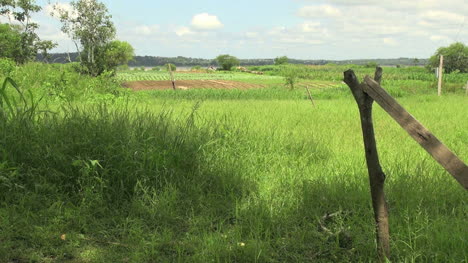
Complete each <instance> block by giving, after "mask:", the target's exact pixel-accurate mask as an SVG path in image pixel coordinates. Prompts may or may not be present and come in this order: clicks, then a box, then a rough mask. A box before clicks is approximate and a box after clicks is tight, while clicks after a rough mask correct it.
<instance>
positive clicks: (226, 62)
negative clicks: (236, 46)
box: [216, 54, 239, 70]
mask: <svg viewBox="0 0 468 263" xmlns="http://www.w3.org/2000/svg"><path fill="white" fill-rule="evenodd" d="M216 61H217V62H218V65H219V66H220V67H221V68H222V69H223V70H231V68H232V67H234V66H239V60H238V59H237V58H236V57H234V56H230V55H227V54H226V55H219V56H217V57H216Z"/></svg>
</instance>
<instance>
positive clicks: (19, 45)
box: [0, 0, 56, 64]
mask: <svg viewBox="0 0 468 263" xmlns="http://www.w3.org/2000/svg"><path fill="white" fill-rule="evenodd" d="M40 10H41V7H40V6H38V5H36V1H35V0H0V15H2V16H7V17H8V19H9V20H10V21H11V22H16V23H19V25H15V24H12V23H10V24H9V25H6V26H5V25H2V26H1V29H0V41H1V42H2V44H5V45H2V46H1V47H2V50H3V47H6V48H5V49H6V50H3V51H0V53H1V56H2V57H8V58H11V59H13V60H15V61H16V63H20V64H22V63H25V62H28V61H30V60H33V59H34V58H35V57H36V54H37V52H38V50H39V49H41V50H42V52H45V53H47V50H49V49H52V48H54V47H55V46H56V44H55V43H53V42H52V41H41V39H40V38H39V36H38V35H37V33H36V30H37V29H38V28H39V25H38V24H37V23H34V22H33V21H32V19H31V16H32V14H34V13H36V12H39V11H40ZM18 38H19V40H18ZM4 42H5V43H4ZM6 42H8V43H6Z"/></svg>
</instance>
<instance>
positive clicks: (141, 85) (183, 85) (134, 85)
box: [123, 80, 264, 90]
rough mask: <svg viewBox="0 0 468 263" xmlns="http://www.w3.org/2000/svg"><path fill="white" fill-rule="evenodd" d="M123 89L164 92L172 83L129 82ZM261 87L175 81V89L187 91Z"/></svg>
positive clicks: (228, 81)
mask: <svg viewBox="0 0 468 263" xmlns="http://www.w3.org/2000/svg"><path fill="white" fill-rule="evenodd" d="M123 86H124V87H126V88H130V89H132V90H165V89H172V82H171V81H169V80H159V81H155V80H144V81H130V82H125V83H124V84H123ZM263 87H264V86H263V85H258V84H250V83H245V82H239V81H231V80H176V88H177V89H181V90H187V89H203V88H205V89H252V88H263Z"/></svg>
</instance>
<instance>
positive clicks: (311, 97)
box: [305, 86, 315, 107]
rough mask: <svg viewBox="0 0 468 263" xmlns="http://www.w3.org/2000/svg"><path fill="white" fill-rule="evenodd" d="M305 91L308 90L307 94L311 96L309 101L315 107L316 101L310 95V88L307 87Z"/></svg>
mask: <svg viewBox="0 0 468 263" xmlns="http://www.w3.org/2000/svg"><path fill="white" fill-rule="evenodd" d="M305 89H306V90H307V94H308V95H309V100H310V101H312V106H313V107H315V103H314V99H312V95H311V94H310V90H309V86H306V87H305Z"/></svg>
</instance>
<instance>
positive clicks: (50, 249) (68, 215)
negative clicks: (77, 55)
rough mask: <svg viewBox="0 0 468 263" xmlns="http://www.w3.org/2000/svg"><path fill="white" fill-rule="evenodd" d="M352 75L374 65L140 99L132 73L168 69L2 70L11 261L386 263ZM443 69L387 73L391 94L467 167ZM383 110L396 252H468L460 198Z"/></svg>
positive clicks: (463, 134) (438, 256)
mask: <svg viewBox="0 0 468 263" xmlns="http://www.w3.org/2000/svg"><path fill="white" fill-rule="evenodd" d="M349 67H352V68H353V69H355V70H356V72H357V75H358V76H359V77H360V78H362V77H363V76H364V75H366V74H372V73H373V71H374V69H370V68H365V67H358V66H347V67H344V66H333V65H331V66H330V65H328V66H322V67H311V66H303V67H297V68H296V67H293V68H294V69H296V70H298V71H299V73H300V74H299V75H300V76H298V79H297V85H296V87H294V88H292V89H291V88H286V87H285V85H284V78H283V77H282V74H283V71H284V70H285V69H284V68H280V67H275V66H265V67H257V68H255V69H253V70H264V72H265V75H254V74H248V73H237V72H236V73H218V72H216V73H211V74H208V73H206V74H199V73H176V78H179V79H184V78H185V79H187V80H192V79H193V80H204V79H205V80H206V79H210V80H237V81H243V82H249V83H254V84H263V86H262V88H258V89H248V90H240V89H229V90H227V89H226V90H223V89H212V90H210V89H193V90H190V89H189V90H176V91H173V90H150V91H142V92H134V91H131V90H128V89H124V88H121V87H120V83H121V82H122V81H138V80H167V79H168V74H167V72H133V71H132V72H130V71H128V72H127V71H125V72H119V73H117V77H116V78H113V77H112V76H107V75H104V76H100V77H97V78H91V77H89V76H83V75H79V74H77V73H75V72H74V71H73V70H72V69H71V68H70V67H68V66H67V65H43V64H27V65H24V66H21V67H16V68H15V69H14V70H13V71H12V72H11V73H9V74H8V76H9V77H11V79H13V80H14V81H15V82H16V83H14V85H13V84H12V83H10V82H6V81H5V79H6V77H7V75H6V74H2V73H1V72H0V84H4V83H5V85H4V86H0V88H1V89H0V262H374V261H376V252H375V250H376V244H375V234H374V221H373V212H372V207H371V201H370V193H369V182H368V176H367V169H366V165H365V158H364V151H363V143H362V134H361V127H360V122H359V114H358V109H357V106H356V103H355V101H354V99H353V97H352V95H351V93H350V91H349V89H348V88H347V87H346V85H344V84H342V78H343V77H342V76H343V71H344V70H346V69H348V68H349ZM445 78H446V79H445V82H444V93H443V96H442V97H438V96H437V95H436V93H437V88H436V84H435V81H436V79H435V77H434V76H433V74H432V73H430V72H426V71H424V69H423V68H398V69H397V68H384V75H383V79H384V80H383V82H382V86H383V87H384V88H385V89H387V90H388V91H389V92H390V94H392V95H394V96H395V97H396V98H397V99H398V101H399V102H400V103H401V104H402V105H403V106H404V107H405V108H406V109H407V110H408V111H409V112H410V113H411V114H413V115H414V116H415V117H416V118H417V119H418V120H420V121H421V123H423V124H424V125H425V126H426V127H427V128H428V129H429V130H431V131H432V132H433V133H434V134H435V135H436V136H437V137H438V138H439V139H440V140H441V141H443V142H444V143H445V144H446V145H447V146H448V147H449V148H451V149H452V150H453V151H454V152H455V153H456V154H457V155H458V156H459V157H460V158H461V159H462V160H463V161H464V162H465V163H467V162H468V96H466V95H465V90H464V89H462V86H463V85H464V84H465V83H466V81H467V80H468V79H467V74H460V73H453V74H447V75H446V77H445ZM301 84H304V85H310V86H311V92H312V96H313V98H314V102H315V106H312V103H311V102H310V101H309V99H308V97H307V94H306V92H305V89H304V88H303V85H301ZM15 86H16V87H17V88H18V89H19V90H20V91H21V92H22V94H23V95H20V94H19V93H18V91H17V90H16V89H15ZM374 108H375V110H374V115H375V116H374V118H375V119H374V125H375V132H376V140H377V144H378V149H379V152H380V158H381V163H382V167H383V170H384V171H385V173H386V174H387V183H386V195H387V199H388V203H389V211H390V232H391V249H392V257H391V258H390V261H391V262H466V261H467V260H468V252H467V249H466V248H467V244H468V240H467V237H468V236H467V224H466V219H467V217H468V204H467V200H468V199H467V197H468V196H467V193H466V190H464V189H463V188H462V187H461V186H460V185H459V184H458V183H457V182H456V181H455V180H454V179H453V178H451V176H450V175H449V174H448V173H447V172H446V171H444V170H443V168H441V167H440V166H439V165H438V164H437V163H436V162H435V161H434V160H433V159H432V158H431V157H430V156H429V154H427V153H426V152H425V151H424V150H423V149H422V148H421V147H420V146H419V145H418V144H417V143H416V142H414V141H413V140H412V139H411V138H410V137H409V136H408V135H407V134H406V132H405V131H403V130H402V129H401V128H400V127H399V126H398V125H397V124H396V123H395V122H394V121H393V120H392V119H391V118H390V117H389V116H388V115H387V114H386V113H385V112H384V111H383V110H382V109H381V108H380V107H379V106H377V105H376V106H375V107H374ZM329 214H333V215H334V216H333V217H331V218H329V217H327V215H329Z"/></svg>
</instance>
